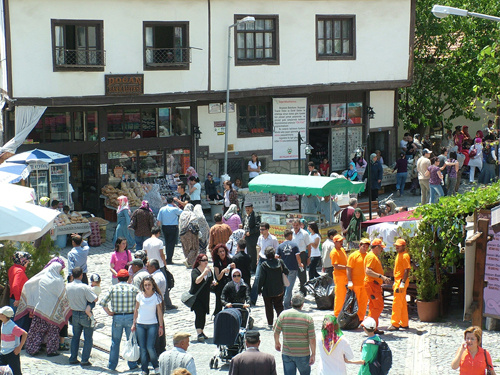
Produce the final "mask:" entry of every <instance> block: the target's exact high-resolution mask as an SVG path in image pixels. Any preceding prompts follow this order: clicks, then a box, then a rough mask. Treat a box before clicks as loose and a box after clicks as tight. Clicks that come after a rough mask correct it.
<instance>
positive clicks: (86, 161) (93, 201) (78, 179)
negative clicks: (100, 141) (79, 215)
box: [69, 154, 100, 215]
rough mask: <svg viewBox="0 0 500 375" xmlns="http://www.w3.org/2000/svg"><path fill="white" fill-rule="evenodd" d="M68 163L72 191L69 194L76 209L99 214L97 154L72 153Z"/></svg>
mask: <svg viewBox="0 0 500 375" xmlns="http://www.w3.org/2000/svg"><path fill="white" fill-rule="evenodd" d="M71 160H72V162H71V163H70V168H71V176H70V179H69V180H70V183H71V185H72V186H73V189H74V192H73V194H72V195H71V196H72V197H73V202H74V205H75V210H76V211H89V212H91V213H93V214H94V215H98V214H99V191H100V189H99V155H98V154H83V155H72V156H71Z"/></svg>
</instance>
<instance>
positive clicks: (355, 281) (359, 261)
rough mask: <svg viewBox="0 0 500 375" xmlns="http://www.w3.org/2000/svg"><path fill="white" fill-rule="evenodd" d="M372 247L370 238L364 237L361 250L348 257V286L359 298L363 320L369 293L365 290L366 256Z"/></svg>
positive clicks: (361, 318) (359, 313) (360, 245)
mask: <svg viewBox="0 0 500 375" xmlns="http://www.w3.org/2000/svg"><path fill="white" fill-rule="evenodd" d="M369 248H370V240H369V239H368V238H363V239H361V241H360V242H359V250H356V251H355V252H353V253H352V254H351V255H349V258H348V259H347V280H348V283H347V287H348V288H351V289H352V290H353V291H354V293H355V294H356V299H357V300H358V317H359V321H360V322H362V321H363V320H364V319H365V314H366V306H367V305H368V295H367V294H366V290H365V263H364V261H365V257H366V253H367V251H368V249H369Z"/></svg>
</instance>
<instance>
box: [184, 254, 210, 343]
mask: <svg viewBox="0 0 500 375" xmlns="http://www.w3.org/2000/svg"><path fill="white" fill-rule="evenodd" d="M213 280H214V276H213V273H212V270H211V269H210V267H209V266H208V257H207V255H206V254H199V255H198V256H197V257H196V260H195V262H194V265H193V270H192V271H191V289H190V290H189V293H191V294H196V293H198V294H197V295H196V299H195V301H194V303H193V306H192V307H191V311H194V313H195V315H196V318H195V321H194V326H195V327H196V332H197V333H198V341H199V342H204V341H205V339H208V337H207V336H206V335H205V333H203V329H204V328H205V321H206V316H207V315H208V313H209V312H210V285H211V284H212V282H213ZM200 289H201V290H200Z"/></svg>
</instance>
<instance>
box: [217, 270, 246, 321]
mask: <svg viewBox="0 0 500 375" xmlns="http://www.w3.org/2000/svg"><path fill="white" fill-rule="evenodd" d="M242 275H243V274H242V273H241V270H239V269H238V268H234V269H233V270H232V271H231V279H232V280H231V281H230V282H228V283H227V284H226V286H225V287H224V289H222V294H221V297H220V299H221V302H222V305H223V306H225V307H233V303H240V304H242V305H243V307H244V308H248V307H250V288H249V286H248V285H247V284H246V283H245V282H244V281H243V278H242ZM240 311H241V313H242V316H241V318H242V319H241V325H242V327H246V323H247V318H248V311H246V310H240ZM249 329H252V327H249Z"/></svg>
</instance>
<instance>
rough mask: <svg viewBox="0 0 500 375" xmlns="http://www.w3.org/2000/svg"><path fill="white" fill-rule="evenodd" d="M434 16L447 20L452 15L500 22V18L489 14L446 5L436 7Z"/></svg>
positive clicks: (433, 8)
mask: <svg viewBox="0 0 500 375" xmlns="http://www.w3.org/2000/svg"><path fill="white" fill-rule="evenodd" d="M432 14H434V15H435V16H436V17H438V18H445V17H448V16H450V15H453V16H460V17H468V16H470V17H476V18H483V19H485V20H490V21H496V22H500V17H496V16H490V15H488V14H482V13H474V12H469V11H468V10H466V9H460V8H453V7H448V6H445V5H434V6H433V7H432Z"/></svg>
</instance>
